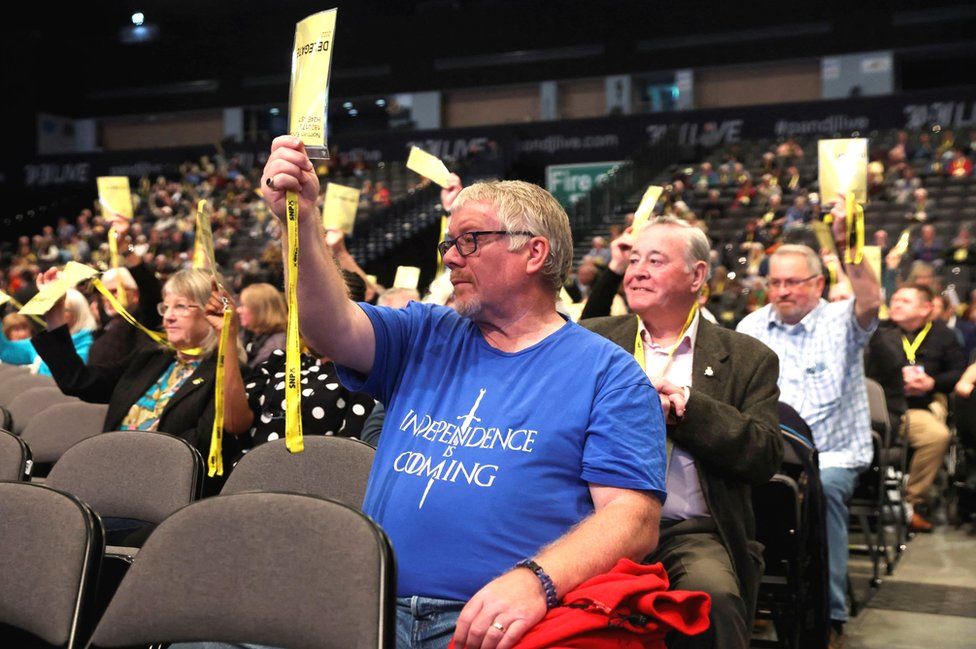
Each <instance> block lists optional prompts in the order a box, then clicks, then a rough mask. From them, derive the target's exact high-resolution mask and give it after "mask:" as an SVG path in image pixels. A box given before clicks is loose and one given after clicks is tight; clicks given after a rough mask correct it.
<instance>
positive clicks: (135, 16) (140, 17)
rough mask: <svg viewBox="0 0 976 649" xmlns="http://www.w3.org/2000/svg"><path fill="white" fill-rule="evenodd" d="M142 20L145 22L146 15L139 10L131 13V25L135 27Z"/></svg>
mask: <svg viewBox="0 0 976 649" xmlns="http://www.w3.org/2000/svg"><path fill="white" fill-rule="evenodd" d="M144 22H146V16H145V14H143V13H142V12H141V11H137V12H135V13H134V14H132V24H133V25H135V26H136V27H139V26H140V25H142V23H144Z"/></svg>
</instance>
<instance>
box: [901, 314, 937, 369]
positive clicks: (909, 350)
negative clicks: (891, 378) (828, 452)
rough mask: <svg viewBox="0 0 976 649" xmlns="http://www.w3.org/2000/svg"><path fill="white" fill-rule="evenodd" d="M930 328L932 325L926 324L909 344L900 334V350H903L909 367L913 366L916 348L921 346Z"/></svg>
mask: <svg viewBox="0 0 976 649" xmlns="http://www.w3.org/2000/svg"><path fill="white" fill-rule="evenodd" d="M931 328H932V323H931V322H929V323H927V324H926V325H925V328H924V329H922V333H920V334H918V335H917V336H915V340H913V341H912V342H911V343H909V342H908V338H907V337H906V336H905V335H904V334H902V337H901V348H902V349H904V350H905V358H907V359H908V362H909V363H910V364H911V365H914V364H915V354H916V353H917V352H918V348H919V347H921V346H922V342H923V341H924V340H925V337H926V336H927V335H929V329H931Z"/></svg>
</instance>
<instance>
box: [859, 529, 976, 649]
mask: <svg viewBox="0 0 976 649" xmlns="http://www.w3.org/2000/svg"><path fill="white" fill-rule="evenodd" d="M970 529H971V528H970V527H966V528H963V529H962V530H956V529H953V528H951V527H946V526H941V527H938V528H936V531H935V532H934V533H932V534H919V535H917V536H916V537H915V538H914V539H913V540H912V541H911V542H909V544H908V549H907V550H906V551H905V554H904V556H903V557H902V560H901V562H900V563H899V564H898V566H897V567H896V568H895V574H893V575H891V576H887V577H885V578H884V583H882V585H881V588H880V589H879V590H878V592H877V593H876V594H875V596H874V597H873V598H872V599H871V601H870V603H869V604H868V607H867V608H866V609H864V610H863V611H862V612H861V613H860V615H858V616H857V617H856V618H852V619H851V621H850V622H849V623H848V624H847V629H846V634H845V635H846V636H847V638H846V647H845V649H976V535H974V534H972V533H971V532H970V531H969V530H970ZM867 569H868V568H867V566H866V565H865V564H864V563H863V562H862V561H860V560H857V559H854V558H852V562H851V572H852V576H854V575H858V574H861V575H863V574H866V571H867ZM859 582H860V583H864V580H862V579H857V578H856V577H855V585H856V586H857V584H858V583H859Z"/></svg>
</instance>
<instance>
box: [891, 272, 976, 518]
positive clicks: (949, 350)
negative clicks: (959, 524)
mask: <svg viewBox="0 0 976 649" xmlns="http://www.w3.org/2000/svg"><path fill="white" fill-rule="evenodd" d="M932 298H933V295H932V289H930V288H929V287H928V286H923V285H921V284H912V285H910V286H903V287H901V288H900V289H898V290H897V291H895V294H894V295H892V296H891V306H890V312H891V321H890V322H888V323H886V324H885V325H884V329H885V334H886V335H889V336H891V337H892V338H893V339H895V340H896V341H897V342H899V343H900V344H896V345H895V347H896V348H897V349H899V350H900V351H901V356H900V360H901V361H902V363H903V366H902V378H903V380H904V382H905V396H906V397H907V400H908V413H907V414H906V417H905V425H904V426H903V430H904V434H905V435H906V436H907V437H908V443H909V444H910V445H911V446H912V448H913V449H915V455H914V456H913V457H912V464H911V466H910V467H909V470H908V471H909V476H908V486H907V487H906V494H905V500H906V501H907V503H908V506H909V513H910V514H911V523H910V526H911V529H912V530H913V531H916V532H929V531H931V530H932V523H931V522H930V521H928V520H927V519H926V518H925V517H924V516H923V515H922V514H920V513H919V512H918V511H917V509H918V508H920V506H921V507H924V506H925V505H926V504H927V500H928V499H927V494H928V490H929V487H931V486H932V483H933V481H934V480H935V477H936V474H937V473H938V471H939V466H940V465H941V464H942V458H943V456H944V455H945V452H946V450H947V449H948V448H949V438H950V433H949V429H948V427H947V426H946V424H945V421H946V414H947V413H946V407H945V401H944V400H941V399H939V398H936V395H937V394H940V393H941V394H943V395H948V394H950V393H951V392H952V389H953V386H955V384H956V382H957V381H958V380H959V378H960V377H961V376H962V373H963V371H964V370H965V369H966V358H965V355H964V354H963V350H962V347H961V346H960V345H959V341H958V339H957V338H956V336H955V334H954V333H953V332H952V330H951V329H949V328H948V327H946V326H945V324H944V323H943V322H942V321H941V320H939V319H936V318H933V317H932V316H933V311H932V308H933V307H932Z"/></svg>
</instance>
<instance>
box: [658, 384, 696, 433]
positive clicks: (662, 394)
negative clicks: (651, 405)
mask: <svg viewBox="0 0 976 649" xmlns="http://www.w3.org/2000/svg"><path fill="white" fill-rule="evenodd" d="M651 385H653V386H654V389H655V390H657V396H658V397H659V398H660V399H661V410H663V411H664V421H665V422H667V424H668V425H671V426H673V425H675V424H677V423H678V421H679V420H680V419H681V418H682V417H684V416H685V405H686V404H687V402H686V400H685V389H684V388H682V387H679V386H677V385H675V384H674V383H671V382H670V381H668V380H667V379H653V380H652V381H651Z"/></svg>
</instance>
